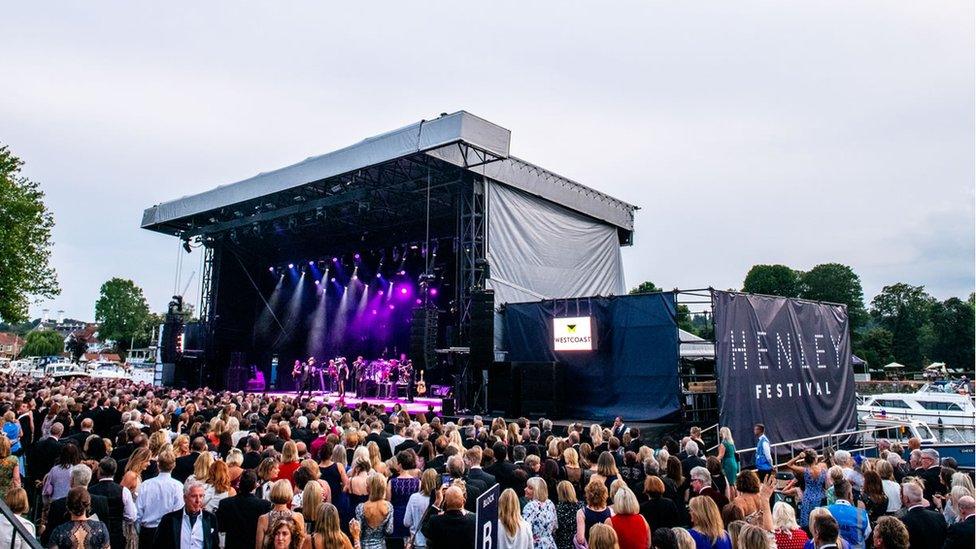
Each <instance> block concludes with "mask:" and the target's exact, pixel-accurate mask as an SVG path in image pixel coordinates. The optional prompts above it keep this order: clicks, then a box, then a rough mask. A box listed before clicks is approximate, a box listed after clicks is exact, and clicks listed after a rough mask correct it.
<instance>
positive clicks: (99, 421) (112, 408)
mask: <svg viewBox="0 0 976 549" xmlns="http://www.w3.org/2000/svg"><path fill="white" fill-rule="evenodd" d="M93 419H94V420H95V434H97V435H98V436H100V437H102V438H111V436H112V430H113V428H115V427H118V426H119V425H121V424H122V412H120V411H119V397H112V399H111V400H110V399H107V398H106V399H105V400H104V401H103V402H102V407H101V410H99V411H98V413H97V414H95V416H94V418H93Z"/></svg>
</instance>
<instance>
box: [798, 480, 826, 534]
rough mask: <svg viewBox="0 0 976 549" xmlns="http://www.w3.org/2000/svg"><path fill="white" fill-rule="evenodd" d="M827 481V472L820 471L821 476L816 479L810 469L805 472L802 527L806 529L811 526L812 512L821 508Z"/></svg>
mask: <svg viewBox="0 0 976 549" xmlns="http://www.w3.org/2000/svg"><path fill="white" fill-rule="evenodd" d="M826 479H827V472H826V471H820V475H819V476H817V477H816V478H814V476H813V474H812V473H811V472H810V469H804V470H803V487H804V488H803V501H802V502H800V526H803V527H806V526H808V525H809V524H810V511H813V510H814V509H816V508H817V507H820V502H821V501H822V500H823V499H824V496H825V493H824V492H825V488H824V483H825V482H826Z"/></svg>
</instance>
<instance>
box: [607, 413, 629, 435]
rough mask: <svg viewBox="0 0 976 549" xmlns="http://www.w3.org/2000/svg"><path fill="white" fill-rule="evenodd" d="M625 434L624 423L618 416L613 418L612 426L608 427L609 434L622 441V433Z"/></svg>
mask: <svg viewBox="0 0 976 549" xmlns="http://www.w3.org/2000/svg"><path fill="white" fill-rule="evenodd" d="M626 432H627V424H626V423H624V420H623V418H621V417H620V416H617V417H615V418H613V425H612V426H611V427H610V433H611V434H612V435H613V436H615V437H617V438H619V439H620V440H623V438H624V433H626Z"/></svg>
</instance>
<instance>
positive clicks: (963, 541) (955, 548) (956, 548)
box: [942, 496, 976, 549]
mask: <svg viewBox="0 0 976 549" xmlns="http://www.w3.org/2000/svg"><path fill="white" fill-rule="evenodd" d="M974 513H976V499H973V498H972V497H970V496H963V497H961V498H959V522H956V523H955V524H953V525H952V526H950V527H949V530H948V531H947V532H946V539H945V544H944V545H943V546H942V547H943V549H963V548H965V549H971V548H972V547H976V539H974V537H976V521H974V517H976V514H974Z"/></svg>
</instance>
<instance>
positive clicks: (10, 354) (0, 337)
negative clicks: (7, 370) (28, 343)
mask: <svg viewBox="0 0 976 549" xmlns="http://www.w3.org/2000/svg"><path fill="white" fill-rule="evenodd" d="M23 348H24V338H22V337H20V336H19V335H17V334H15V333H12V332H0V358H9V359H11V360H13V359H15V358H17V354H18V353H20V350H21V349H23Z"/></svg>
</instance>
